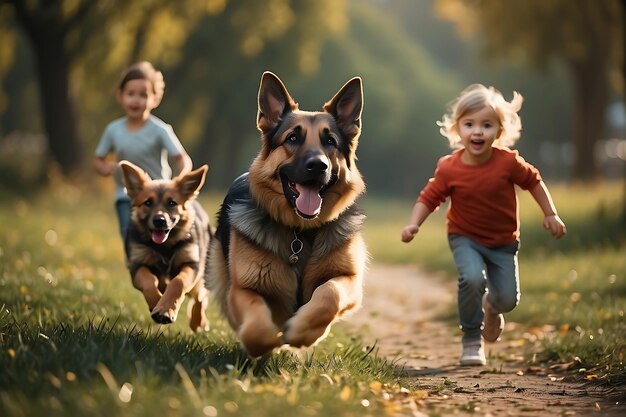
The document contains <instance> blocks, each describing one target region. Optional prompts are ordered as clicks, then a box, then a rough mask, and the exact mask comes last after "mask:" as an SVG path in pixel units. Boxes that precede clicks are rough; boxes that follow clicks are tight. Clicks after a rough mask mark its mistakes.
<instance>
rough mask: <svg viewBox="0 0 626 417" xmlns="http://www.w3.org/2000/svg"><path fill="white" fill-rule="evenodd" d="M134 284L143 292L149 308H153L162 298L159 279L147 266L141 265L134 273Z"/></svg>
mask: <svg viewBox="0 0 626 417" xmlns="http://www.w3.org/2000/svg"><path fill="white" fill-rule="evenodd" d="M133 286H134V287H135V288H137V289H138V290H139V291H141V292H142V293H143V296H144V298H145V299H146V302H147V303H148V309H149V310H150V311H152V309H153V308H154V307H155V306H156V305H157V303H158V302H159V300H160V299H161V296H162V294H161V291H159V279H158V278H157V277H156V276H155V275H154V274H153V273H152V272H150V270H149V269H148V268H146V267H145V266H142V267H139V269H137V271H136V272H135V274H134V275H133Z"/></svg>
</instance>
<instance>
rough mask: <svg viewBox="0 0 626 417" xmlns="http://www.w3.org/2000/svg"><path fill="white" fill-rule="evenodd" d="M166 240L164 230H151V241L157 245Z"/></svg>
mask: <svg viewBox="0 0 626 417" xmlns="http://www.w3.org/2000/svg"><path fill="white" fill-rule="evenodd" d="M166 240H167V232H165V231H164V230H153V231H152V241H153V242H154V243H156V244H157V245H160V244H161V243H163V242H165V241H166Z"/></svg>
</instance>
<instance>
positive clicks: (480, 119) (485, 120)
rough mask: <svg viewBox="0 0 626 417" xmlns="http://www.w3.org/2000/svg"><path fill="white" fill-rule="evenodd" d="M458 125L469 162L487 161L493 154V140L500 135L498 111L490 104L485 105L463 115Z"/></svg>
mask: <svg viewBox="0 0 626 417" xmlns="http://www.w3.org/2000/svg"><path fill="white" fill-rule="evenodd" d="M457 127H458V132H459V137H460V138H461V144H462V145H463V147H464V148H465V153H466V155H467V157H468V158H469V162H472V163H482V162H486V161H487V159H489V157H490V156H491V147H492V145H493V142H494V141H495V140H496V139H497V138H498V137H499V136H500V130H501V126H500V119H499V118H498V115H497V114H496V112H495V111H494V110H493V109H492V108H491V107H490V106H485V107H483V108H482V109H481V110H478V111H476V112H474V113H468V114H465V115H463V116H461V118H459V121H458V123H457Z"/></svg>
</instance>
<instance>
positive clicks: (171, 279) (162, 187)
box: [120, 161, 211, 331]
mask: <svg viewBox="0 0 626 417" xmlns="http://www.w3.org/2000/svg"><path fill="white" fill-rule="evenodd" d="M120 166H121V167H122V174H123V178H124V184H125V185H126V190H127V192H128V195H129V197H130V198H131V199H132V211H131V221H130V225H129V230H128V234H127V236H126V242H125V249H126V258H127V263H128V269H129V271H130V274H131V277H132V280H133V286H134V287H135V288H137V289H138V290H139V291H141V292H142V293H143V295H144V297H145V298H146V301H147V303H148V308H149V309H150V313H151V315H152V319H153V320H154V321H155V322H157V323H161V324H168V323H172V322H174V321H175V320H176V316H177V315H178V311H179V309H180V307H181V305H182V303H183V301H184V298H185V294H188V295H189V296H191V298H192V300H191V301H190V303H189V310H188V312H187V315H188V316H189V327H191V329H192V330H194V331H196V330H198V329H205V328H207V320H206V316H205V309H206V306H207V302H208V298H207V291H206V288H205V286H204V270H205V265H206V254H207V249H208V245H209V241H210V237H211V230H210V226H209V216H208V215H207V214H206V212H205V211H204V210H203V209H202V207H201V206H200V204H199V203H198V201H197V200H196V196H197V194H198V193H199V191H200V188H202V185H203V184H204V180H205V177H206V172H207V170H208V167H207V166H206V165H203V166H202V167H200V168H198V169H197V170H195V171H191V172H189V173H188V174H185V175H181V176H178V177H176V178H174V179H172V180H151V179H150V177H149V176H148V174H146V173H145V172H144V171H143V170H142V169H140V168H139V167H137V166H135V165H133V164H132V163H130V162H128V161H122V162H120Z"/></svg>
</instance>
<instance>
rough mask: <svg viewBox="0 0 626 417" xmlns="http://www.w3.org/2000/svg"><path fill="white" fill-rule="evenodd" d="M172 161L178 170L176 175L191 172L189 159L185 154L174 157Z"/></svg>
mask: <svg viewBox="0 0 626 417" xmlns="http://www.w3.org/2000/svg"><path fill="white" fill-rule="evenodd" d="M173 159H174V163H175V165H176V169H177V170H178V174H177V175H182V174H186V173H188V172H190V171H191V168H193V162H192V161H191V157H190V156H189V155H188V154H187V153H186V152H183V153H181V154H178V155H176V156H174V158H173Z"/></svg>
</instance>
